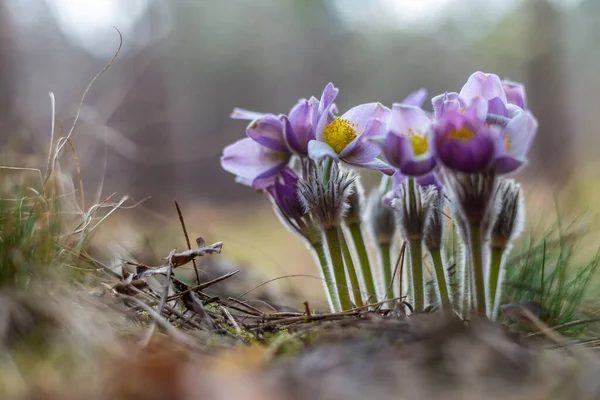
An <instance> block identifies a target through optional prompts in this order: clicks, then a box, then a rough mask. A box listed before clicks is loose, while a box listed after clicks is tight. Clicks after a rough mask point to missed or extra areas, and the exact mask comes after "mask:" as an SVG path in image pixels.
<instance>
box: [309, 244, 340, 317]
mask: <svg viewBox="0 0 600 400" xmlns="http://www.w3.org/2000/svg"><path fill="white" fill-rule="evenodd" d="M311 246H312V248H313V251H314V252H315V254H316V255H317V258H318V259H319V265H320V266H321V273H322V274H323V279H324V280H325V282H324V283H325V286H326V287H327V293H328V297H329V308H330V309H331V311H332V312H338V311H341V310H342V308H341V307H340V299H339V297H338V293H337V289H336V286H335V280H334V279H333V276H332V275H331V268H330V267H329V264H328V263H327V255H326V254H325V248H324V247H323V243H322V242H317V243H314V244H311Z"/></svg>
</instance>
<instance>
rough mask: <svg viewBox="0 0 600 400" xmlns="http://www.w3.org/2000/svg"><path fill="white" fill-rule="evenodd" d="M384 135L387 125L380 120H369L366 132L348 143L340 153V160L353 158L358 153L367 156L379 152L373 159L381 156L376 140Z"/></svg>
mask: <svg viewBox="0 0 600 400" xmlns="http://www.w3.org/2000/svg"><path fill="white" fill-rule="evenodd" d="M384 133H385V123H384V122H383V121H381V120H379V119H372V120H369V121H368V122H367V125H366V127H365V131H364V132H363V133H362V134H360V135H358V136H357V137H355V138H354V140H352V141H351V142H350V143H348V145H347V146H346V147H345V148H344V150H342V151H341V152H340V158H345V157H353V155H355V154H357V153H362V154H365V155H366V154H367V153H374V152H375V151H377V154H375V155H373V156H371V159H373V158H375V157H377V156H378V155H379V154H381V150H380V146H379V145H377V144H376V143H375V142H376V141H377V140H376V138H377V137H381V136H383V134H384ZM367 148H368V150H367ZM367 157H369V156H367Z"/></svg>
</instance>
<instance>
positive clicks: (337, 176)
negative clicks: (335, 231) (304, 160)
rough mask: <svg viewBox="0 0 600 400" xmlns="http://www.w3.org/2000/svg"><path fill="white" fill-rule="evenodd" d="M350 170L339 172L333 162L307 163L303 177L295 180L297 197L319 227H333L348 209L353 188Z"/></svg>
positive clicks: (353, 178)
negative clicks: (297, 181)
mask: <svg viewBox="0 0 600 400" xmlns="http://www.w3.org/2000/svg"><path fill="white" fill-rule="evenodd" d="M355 179H356V178H355V175H354V173H352V172H350V171H340V168H339V166H338V164H337V163H333V164H328V163H327V162H322V163H319V164H316V163H312V162H311V163H309V164H308V168H307V174H306V177H305V179H303V180H301V181H299V184H298V193H299V199H300V201H301V202H302V204H303V206H304V210H305V211H306V212H307V213H309V214H310V216H311V218H312V219H313V221H314V222H315V224H316V225H317V226H318V227H320V228H321V229H323V230H327V229H331V228H334V227H337V226H339V225H340V224H341V222H342V219H343V217H344V216H345V215H346V213H347V211H348V207H349V205H348V197H349V196H350V194H351V193H352V191H353V190H354V181H355Z"/></svg>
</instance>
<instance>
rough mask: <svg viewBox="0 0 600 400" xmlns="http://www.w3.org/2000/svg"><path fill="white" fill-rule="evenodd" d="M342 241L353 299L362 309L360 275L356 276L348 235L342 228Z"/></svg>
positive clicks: (340, 231) (340, 232)
mask: <svg viewBox="0 0 600 400" xmlns="http://www.w3.org/2000/svg"><path fill="white" fill-rule="evenodd" d="M339 235H340V241H341V242H342V254H343V256H344V264H345V265H346V271H348V276H349V277H350V285H351V286H352V297H354V304H356V305H357V306H359V307H361V306H362V305H363V301H362V296H361V291H360V283H359V282H358V275H357V274H356V268H355V266H354V260H353V259H352V254H351V253H350V248H349V247H348V242H347V241H346V235H345V234H344V232H343V231H342V229H341V228H340V230H339Z"/></svg>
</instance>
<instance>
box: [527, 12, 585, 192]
mask: <svg viewBox="0 0 600 400" xmlns="http://www.w3.org/2000/svg"><path fill="white" fill-rule="evenodd" d="M529 11H530V13H531V16H532V20H531V24H530V25H529V41H530V42H529V46H530V49H531V53H532V54H533V56H532V57H531V59H530V61H529V62H528V63H527V65H526V69H527V75H528V79H527V82H528V88H527V93H530V94H531V96H530V98H529V99H528V100H529V108H531V110H532V111H533V113H534V114H535V115H536V117H537V118H538V121H539V122H540V127H539V131H538V136H537V138H536V141H535V145H534V147H533V149H534V151H533V154H532V155H531V156H532V159H533V160H532V163H533V164H534V165H535V167H536V170H537V171H536V172H538V173H540V174H542V176H543V177H544V179H547V180H549V181H550V182H551V183H552V184H553V185H560V184H562V183H564V182H565V180H566V179H568V177H569V176H570V174H571V172H572V169H573V146H572V140H570V137H571V136H572V135H573V134H574V132H571V131H570V130H569V127H570V126H571V124H570V123H569V121H568V119H569V108H568V104H569V101H568V100H567V98H568V95H569V94H568V92H567V90H566V89H567V84H566V82H565V81H566V74H565V70H564V62H565V52H564V49H563V43H562V41H561V39H562V37H563V33H562V25H561V16H560V14H559V12H558V10H556V9H555V7H554V6H553V5H552V4H550V2H549V1H548V0H532V1H531V2H530V3H529Z"/></svg>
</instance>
